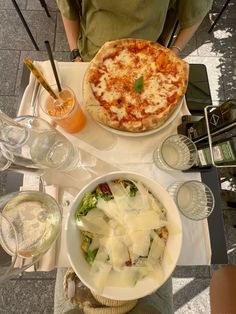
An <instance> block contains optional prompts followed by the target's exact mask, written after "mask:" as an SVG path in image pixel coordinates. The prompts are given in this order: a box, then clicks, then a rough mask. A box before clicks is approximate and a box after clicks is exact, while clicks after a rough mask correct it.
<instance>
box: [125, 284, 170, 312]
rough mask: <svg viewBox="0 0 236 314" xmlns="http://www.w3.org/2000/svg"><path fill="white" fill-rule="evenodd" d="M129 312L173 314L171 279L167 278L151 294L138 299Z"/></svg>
mask: <svg viewBox="0 0 236 314" xmlns="http://www.w3.org/2000/svg"><path fill="white" fill-rule="evenodd" d="M129 313H130V314H144V313H145V314H173V313H174V306H173V288H172V279H171V278H170V279H168V280H167V281H166V282H165V283H164V284H163V285H162V286H161V287H160V288H159V289H158V290H157V291H155V292H154V293H153V294H151V295H148V296H146V297H145V298H142V299H139V300H138V304H137V305H136V307H135V308H134V309H133V310H132V311H130V312H129Z"/></svg>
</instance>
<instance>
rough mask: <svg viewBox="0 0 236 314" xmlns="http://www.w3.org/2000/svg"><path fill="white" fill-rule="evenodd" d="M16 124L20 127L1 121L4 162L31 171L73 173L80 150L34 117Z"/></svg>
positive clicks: (0, 140)
mask: <svg viewBox="0 0 236 314" xmlns="http://www.w3.org/2000/svg"><path fill="white" fill-rule="evenodd" d="M15 121H16V122H17V125H13V124H11V123H6V121H4V122H3V121H1V124H2V125H1V131H0V145H1V146H0V147H1V151H2V153H3V155H4V156H5V158H7V159H8V160H10V161H11V162H12V163H14V164H16V165H20V166H24V167H31V168H40V169H41V168H42V169H45V168H50V169H55V170H60V171H70V170H72V169H74V168H75V167H76V166H77V164H78V162H79V152H78V150H77V149H76V148H75V147H74V146H73V144H72V143H71V142H70V141H69V140H68V139H67V138H66V137H65V136H63V135H62V134H61V133H59V132H58V131H57V130H56V129H55V128H53V127H52V126H51V125H50V124H49V123H48V122H47V121H45V120H43V119H41V118H38V117H33V116H21V117H18V118H16V119H15Z"/></svg>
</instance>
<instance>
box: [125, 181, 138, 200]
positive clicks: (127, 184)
mask: <svg viewBox="0 0 236 314" xmlns="http://www.w3.org/2000/svg"><path fill="white" fill-rule="evenodd" d="M123 184H124V187H125V188H128V189H129V192H128V194H129V196H130V197H134V196H135V195H136V193H137V191H138V188H137V186H136V185H135V184H134V183H133V182H132V181H129V180H124V181H123Z"/></svg>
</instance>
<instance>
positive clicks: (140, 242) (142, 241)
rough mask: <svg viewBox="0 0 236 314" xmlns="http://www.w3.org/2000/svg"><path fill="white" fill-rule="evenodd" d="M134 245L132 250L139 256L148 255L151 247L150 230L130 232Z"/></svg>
mask: <svg viewBox="0 0 236 314" xmlns="http://www.w3.org/2000/svg"><path fill="white" fill-rule="evenodd" d="M129 236H130V239H131V241H132V245H131V248H130V250H131V251H132V252H133V253H134V254H136V255H138V256H147V255H148V251H149V247H150V230H142V231H140V230H139V231H133V232H130V233H129Z"/></svg>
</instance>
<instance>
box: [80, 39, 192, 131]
mask: <svg viewBox="0 0 236 314" xmlns="http://www.w3.org/2000/svg"><path fill="white" fill-rule="evenodd" d="M188 69H189V66H188V64H187V63H186V62H185V61H183V60H182V59H180V58H178V57H177V56H176V55H175V54H174V52H172V51H171V50H170V49H168V48H166V47H163V46H161V45H159V44H157V43H154V42H151V41H147V40H142V39H119V40H115V41H110V42H107V43H105V44H104V45H103V46H102V47H101V48H100V50H99V51H98V53H97V54H96V55H95V57H94V59H93V60H92V61H91V63H90V65H89V68H88V70H87V72H86V74H85V77H84V83H83V97H84V103H85V106H86V108H87V110H88V112H89V113H90V114H91V116H92V117H93V118H94V119H95V120H96V121H97V122H100V123H102V124H104V125H106V126H109V127H111V128H115V129H118V130H124V131H130V132H143V131H147V130H152V129H155V128H158V127H160V126H161V125H162V124H163V123H164V122H165V121H166V120H167V119H168V118H169V117H170V116H171V115H172V114H173V111H174V110H175V109H176V108H177V107H178V105H179V103H180V101H181V100H182V97H183V95H184V94H185V92H186V87H187V79H188Z"/></svg>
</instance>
